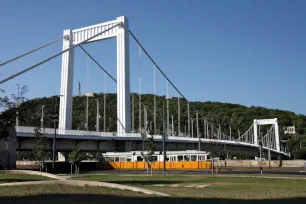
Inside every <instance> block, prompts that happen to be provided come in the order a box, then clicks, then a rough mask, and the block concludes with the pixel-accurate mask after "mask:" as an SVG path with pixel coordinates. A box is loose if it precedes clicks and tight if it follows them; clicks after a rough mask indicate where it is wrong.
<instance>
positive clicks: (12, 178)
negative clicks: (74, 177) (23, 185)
mask: <svg viewBox="0 0 306 204" xmlns="http://www.w3.org/2000/svg"><path fill="white" fill-rule="evenodd" d="M43 180H51V179H50V178H48V177H44V176H37V175H28V174H0V183H11V182H24V181H43Z"/></svg>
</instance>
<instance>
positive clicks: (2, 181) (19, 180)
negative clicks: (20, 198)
mask: <svg viewBox="0 0 306 204" xmlns="http://www.w3.org/2000/svg"><path fill="white" fill-rule="evenodd" d="M26 181H42V180H41V179H32V178H31V179H22V178H20V179H0V183H13V182H26Z"/></svg>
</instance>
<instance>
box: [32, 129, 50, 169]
mask: <svg viewBox="0 0 306 204" xmlns="http://www.w3.org/2000/svg"><path fill="white" fill-rule="evenodd" d="M35 139H36V143H35V146H34V149H33V155H34V159H35V161H36V162H38V163H39V169H40V171H42V170H43V169H44V167H45V159H46V158H47V152H45V149H46V146H47V137H46V136H45V135H44V134H42V133H41V132H40V130H39V128H35Z"/></svg>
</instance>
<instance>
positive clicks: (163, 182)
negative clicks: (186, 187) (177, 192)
mask: <svg viewBox="0 0 306 204" xmlns="http://www.w3.org/2000/svg"><path fill="white" fill-rule="evenodd" d="M106 182H109V183H117V184H123V185H154V184H176V183H182V181H167V180H153V181H148V180H143V181H142V180H131V181H106ZM184 182H186V181H184Z"/></svg>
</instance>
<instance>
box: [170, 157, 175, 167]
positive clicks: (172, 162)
mask: <svg viewBox="0 0 306 204" xmlns="http://www.w3.org/2000/svg"><path fill="white" fill-rule="evenodd" d="M175 162H176V156H170V168H175Z"/></svg>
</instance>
